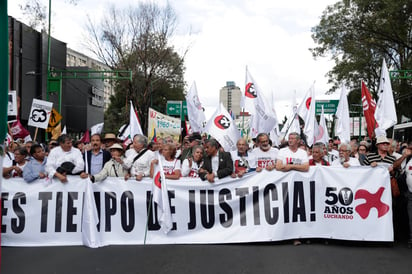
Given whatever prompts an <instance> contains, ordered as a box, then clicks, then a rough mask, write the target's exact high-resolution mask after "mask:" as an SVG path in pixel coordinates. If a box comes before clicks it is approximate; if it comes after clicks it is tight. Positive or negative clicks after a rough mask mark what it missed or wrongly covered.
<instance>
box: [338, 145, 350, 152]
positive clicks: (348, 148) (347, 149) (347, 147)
mask: <svg viewBox="0 0 412 274" xmlns="http://www.w3.org/2000/svg"><path fill="white" fill-rule="evenodd" d="M342 146H344V147H346V151H352V147H351V146H350V145H349V144H347V143H341V144H340V145H339V149H341V148H342Z"/></svg>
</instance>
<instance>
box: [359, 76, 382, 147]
mask: <svg viewBox="0 0 412 274" xmlns="http://www.w3.org/2000/svg"><path fill="white" fill-rule="evenodd" d="M362 105H363V115H364V116H365V120H366V124H367V126H368V135H369V138H371V139H372V134H373V131H374V130H375V128H377V127H378V123H377V122H376V120H375V116H374V114H375V108H376V103H375V100H373V98H372V96H371V93H370V92H369V90H368V88H367V87H366V85H365V83H364V82H363V81H362Z"/></svg>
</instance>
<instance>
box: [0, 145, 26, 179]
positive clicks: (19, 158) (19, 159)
mask: <svg viewBox="0 0 412 274" xmlns="http://www.w3.org/2000/svg"><path fill="white" fill-rule="evenodd" d="M13 153H14V160H13V161H12V164H11V166H9V167H4V168H3V177H4V178H11V177H23V168H24V166H25V165H26V163H27V159H26V158H27V155H28V153H27V149H26V148H25V147H24V146H22V147H17V148H15V149H14V151H13Z"/></svg>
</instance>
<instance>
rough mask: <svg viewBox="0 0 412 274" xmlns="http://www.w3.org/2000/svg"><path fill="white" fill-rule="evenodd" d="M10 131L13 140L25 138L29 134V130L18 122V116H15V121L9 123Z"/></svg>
mask: <svg viewBox="0 0 412 274" xmlns="http://www.w3.org/2000/svg"><path fill="white" fill-rule="evenodd" d="M10 133H11V135H12V136H13V139H14V140H16V139H25V138H26V137H27V136H29V135H30V132H29V131H28V130H27V129H26V128H25V127H24V126H23V125H22V124H21V123H20V119H19V118H17V121H16V122H14V123H13V124H12V125H11V127H10Z"/></svg>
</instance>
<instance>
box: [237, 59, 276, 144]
mask: <svg viewBox="0 0 412 274" xmlns="http://www.w3.org/2000/svg"><path fill="white" fill-rule="evenodd" d="M267 102H268V101H267V100H265V98H264V96H263V94H262V92H261V91H260V89H259V87H258V85H257V84H256V82H255V81H254V80H253V78H252V76H251V75H250V73H249V71H248V69H247V67H246V87H245V94H244V104H245V109H246V110H247V111H249V112H250V113H251V117H250V130H251V136H252V138H254V137H256V136H257V135H258V134H259V133H269V132H270V131H271V130H272V129H273V128H274V127H275V125H276V124H277V118H276V116H275V114H274V113H273V111H272V109H271V108H270V107H269V105H268V104H267Z"/></svg>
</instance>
